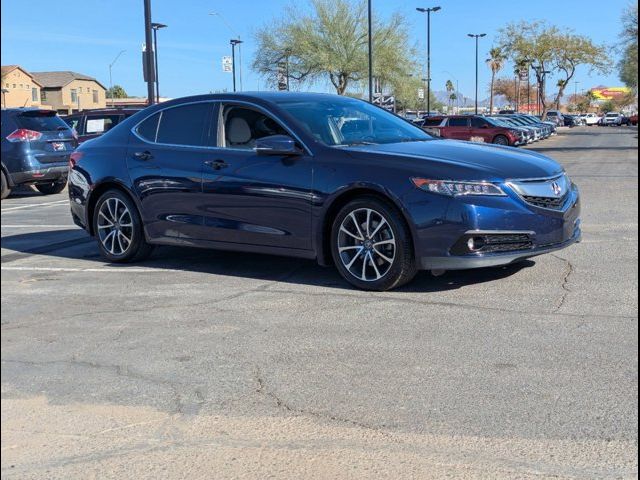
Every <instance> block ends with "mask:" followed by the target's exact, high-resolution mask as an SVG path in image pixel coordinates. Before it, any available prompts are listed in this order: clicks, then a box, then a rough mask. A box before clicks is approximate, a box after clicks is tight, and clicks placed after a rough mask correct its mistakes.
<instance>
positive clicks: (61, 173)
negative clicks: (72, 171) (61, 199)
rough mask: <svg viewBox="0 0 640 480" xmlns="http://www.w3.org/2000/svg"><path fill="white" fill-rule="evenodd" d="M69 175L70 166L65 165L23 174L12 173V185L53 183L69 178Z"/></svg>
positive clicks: (28, 171) (23, 172)
mask: <svg viewBox="0 0 640 480" xmlns="http://www.w3.org/2000/svg"><path fill="white" fill-rule="evenodd" d="M68 173H69V166H68V165H67V164H66V163H65V164H63V165H60V164H58V165H53V166H47V167H42V168H38V169H37V170H27V171H22V172H14V173H11V174H10V175H11V180H10V182H11V185H12V186H14V185H22V184H25V183H40V182H52V181H54V182H55V181H58V180H62V179H65V180H66V178H67V175H68Z"/></svg>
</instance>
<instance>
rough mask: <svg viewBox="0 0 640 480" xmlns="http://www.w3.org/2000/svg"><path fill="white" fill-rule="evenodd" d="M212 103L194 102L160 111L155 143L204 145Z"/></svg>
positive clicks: (206, 140) (206, 139) (206, 138)
mask: <svg viewBox="0 0 640 480" xmlns="http://www.w3.org/2000/svg"><path fill="white" fill-rule="evenodd" d="M211 106H212V103H210V102H209V103H194V104H191V105H183V106H180V107H173V108H167V109H165V110H162V112H160V118H159V122H160V123H159V125H158V133H157V135H156V142H157V143H165V144H170V145H191V146H206V145H207V142H208V137H207V136H206V135H205V132H208V128H207V127H208V126H209V123H210V117H211Z"/></svg>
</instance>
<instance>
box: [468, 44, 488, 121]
mask: <svg viewBox="0 0 640 480" xmlns="http://www.w3.org/2000/svg"><path fill="white" fill-rule="evenodd" d="M486 35H487V34H486V33H478V34H473V33H467V36H468V37H471V38H475V39H476V103H475V105H476V108H475V112H476V115H477V114H478V39H479V38H482V37H485V36H486Z"/></svg>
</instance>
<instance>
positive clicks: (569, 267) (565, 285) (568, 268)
mask: <svg viewBox="0 0 640 480" xmlns="http://www.w3.org/2000/svg"><path fill="white" fill-rule="evenodd" d="M551 256H552V257H553V258H556V259H558V260H561V261H563V262H564V263H565V271H564V273H563V276H562V284H561V285H560V287H561V288H562V289H563V290H564V292H562V295H561V296H560V300H559V301H558V303H557V305H556V307H555V309H554V310H553V311H554V313H555V312H558V311H559V310H560V309H561V308H562V307H563V305H564V303H565V302H566V301H567V297H568V296H569V293H571V289H570V288H569V277H570V276H571V275H572V274H573V272H574V271H575V267H574V266H573V264H572V263H571V262H570V261H569V260H567V259H566V258H562V257H560V256H558V255H556V254H553V253H552V254H551Z"/></svg>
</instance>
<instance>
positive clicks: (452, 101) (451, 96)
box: [449, 93, 459, 113]
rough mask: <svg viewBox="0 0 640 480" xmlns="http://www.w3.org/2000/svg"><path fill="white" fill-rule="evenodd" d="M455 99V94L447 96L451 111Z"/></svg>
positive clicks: (456, 97)
mask: <svg viewBox="0 0 640 480" xmlns="http://www.w3.org/2000/svg"><path fill="white" fill-rule="evenodd" d="M457 99H458V96H457V95H456V94H455V93H452V94H451V95H449V102H451V108H452V109H453V104H454V103H456V100H457ZM458 113H459V112H458Z"/></svg>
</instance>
